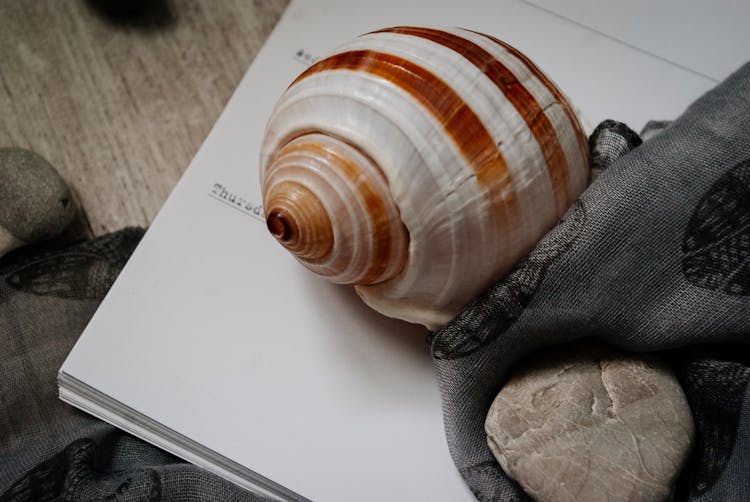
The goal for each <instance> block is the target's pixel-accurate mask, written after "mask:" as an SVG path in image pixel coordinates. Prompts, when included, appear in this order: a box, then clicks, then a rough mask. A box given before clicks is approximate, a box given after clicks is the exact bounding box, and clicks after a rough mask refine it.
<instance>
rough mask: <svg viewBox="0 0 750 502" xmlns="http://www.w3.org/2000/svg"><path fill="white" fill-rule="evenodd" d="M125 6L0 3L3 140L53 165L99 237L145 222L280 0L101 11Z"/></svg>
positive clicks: (48, 0)
mask: <svg viewBox="0 0 750 502" xmlns="http://www.w3.org/2000/svg"><path fill="white" fill-rule="evenodd" d="M127 1H128V0H124V1H123V0H119V2H116V1H115V0H112V1H110V2H108V1H98V2H94V1H93V0H89V1H86V0H34V1H28V0H0V146H20V147H24V148H29V149H32V150H34V151H36V152H37V153H39V154H41V155H42V156H44V157H45V158H47V160H49V161H50V162H51V163H52V164H53V165H54V166H55V167H57V169H58V171H59V172H60V173H61V174H62V176H63V177H64V178H65V179H66V180H67V181H68V183H70V185H71V186H72V187H73V188H74V190H75V191H76V192H77V193H78V195H79V198H80V200H81V204H82V206H83V208H84V210H85V211H86V214H87V215H88V219H89V222H90V224H91V229H92V230H93V233H94V234H95V235H100V234H103V233H107V232H110V231H113V230H117V229H120V228H122V227H125V226H130V225H139V226H146V225H148V224H149V223H150V222H151V220H152V219H153V218H154V216H155V215H156V212H157V211H158V210H159V208H160V207H161V205H162V204H163V203H164V201H165V200H166V198H167V196H168V195H169V192H170V191H171V189H172V188H173V187H174V185H175V184H176V182H177V180H178V179H179V178H180V176H181V175H182V173H183V172H184V170H185V168H186V167H187V166H188V164H189V162H190V160H191V159H192V157H193V155H195V153H196V152H197V150H198V148H199V147H200V145H201V143H202V142H203V140H204V139H205V137H206V135H207V134H208V132H209V130H210V129H211V127H212V125H213V124H214V122H215V121H216V119H217V118H218V116H219V114H220V112H221V110H222V109H223V107H224V105H225V104H226V102H227V100H228V99H229V97H230V96H231V94H232V92H233V91H234V88H235V87H236V85H237V84H238V83H239V81H240V78H241V77H242V75H243V74H244V73H245V71H246V70H247V67H248V66H249V64H250V63H251V62H252V60H253V58H254V57H255V55H256V53H257V52H258V50H259V49H260V47H261V46H262V45H263V42H264V41H265V39H266V37H267V36H268V35H269V33H270V32H271V30H272V29H273V27H274V25H275V24H276V22H277V21H278V19H279V17H280V16H281V14H282V13H283V11H284V9H285V8H286V4H287V0H252V1H251V0H221V1H206V0H204V1H199V0H167V1H154V0H150V1H147V2H145V7H144V8H143V9H142V10H139V11H137V12H135V13H133V14H126V15H123V14H121V13H120V14H117V15H111V14H107V13H106V12H105V11H104V10H103V9H102V8H101V6H102V5H106V4H110V5H111V4H112V3H121V4H122V3H126V2H127ZM130 1H131V2H132V0H130Z"/></svg>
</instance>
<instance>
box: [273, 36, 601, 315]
mask: <svg viewBox="0 0 750 502" xmlns="http://www.w3.org/2000/svg"><path fill="white" fill-rule="evenodd" d="M260 173H261V183H262V192H263V203H264V207H265V212H266V219H267V224H268V228H269V230H270V231H271V233H272V234H273V235H274V237H276V239H277V240H278V241H279V242H280V243H281V244H282V245H283V246H284V247H286V248H287V249H288V250H289V251H291V252H292V253H294V254H295V256H296V257H297V259H298V260H299V261H300V262H301V263H302V264H303V265H304V266H306V267H307V268H309V269H310V270H312V271H313V272H315V273H317V274H320V275H323V276H326V277H328V278H329V279H330V280H332V281H334V282H337V283H343V284H354V285H355V288H356V290H357V292H358V294H359V295H360V296H361V297H362V299H363V300H364V301H365V302H366V303H367V304H368V305H369V306H371V307H372V308H374V309H375V310H378V311H379V312H381V313H383V314H385V315H388V316H391V317H396V318H400V319H404V320H407V321H410V322H417V323H422V324H424V325H426V326H428V327H430V328H435V327H438V326H440V325H442V324H444V323H446V322H447V321H448V320H450V319H451V318H452V317H453V316H454V315H455V314H456V313H457V312H458V311H459V310H460V308H461V307H462V306H463V305H464V304H466V303H467V302H468V301H470V300H471V299H473V298H474V297H475V296H476V295H478V294H479V293H480V292H481V291H482V290H483V289H485V288H486V287H488V286H489V285H490V284H491V283H492V282H494V281H496V280H497V279H498V278H500V277H501V276H502V275H503V274H505V273H506V272H507V271H508V270H509V269H510V268H511V267H512V266H513V265H514V264H515V263H516V262H517V261H518V260H519V259H520V258H522V257H523V256H524V255H525V254H526V253H528V251H529V250H530V249H531V248H532V247H533V245H534V244H535V243H536V242H537V241H538V240H539V239H540V238H541V237H542V236H543V235H544V233H546V232H547V231H548V230H549V229H550V228H551V227H552V226H553V225H554V223H555V221H556V220H557V219H558V218H559V217H560V216H561V215H562V214H563V213H564V212H565V211H566V209H567V208H568V207H569V206H570V205H571V204H572V203H573V201H574V200H575V199H576V198H577V197H578V195H579V194H580V193H581V192H582V191H583V190H584V188H585V187H586V185H587V183H588V179H589V160H588V148H587V139H586V136H585V135H584V133H583V132H582V128H581V125H580V123H579V121H578V118H577V117H576V115H575V113H574V112H573V108H572V106H571V105H570V104H569V103H568V102H567V100H566V99H565V97H564V96H563V94H562V93H561V92H560V91H559V90H558V89H557V87H555V85H554V84H553V83H552V82H551V81H550V80H549V78H547V77H546V76H545V75H544V74H543V73H542V72H541V71H540V70H539V69H538V68H537V67H536V66H535V65H534V64H533V63H532V62H531V61H529V59H528V58H527V57H525V56H524V55H523V54H521V53H520V52H519V51H518V50H516V49H514V48H513V47H511V46H510V45H508V44H506V43H504V42H502V41H500V40H497V39H495V38H493V37H490V36H488V35H484V34H481V33H476V32H472V31H468V30H463V29H431V28H419V27H396V28H389V29H384V30H381V31H377V32H373V33H368V34H366V35H362V36H360V37H358V38H356V39H354V40H353V41H351V42H349V43H348V44H346V45H344V46H342V47H340V48H339V49H338V50H337V51H335V52H334V53H333V54H332V55H330V56H329V57H327V58H325V59H322V60H320V61H318V62H317V63H315V64H314V65H312V66H311V67H309V68H308V69H307V70H306V71H305V72H303V73H302V74H301V75H300V76H299V77H297V79H296V80H294V82H292V84H291V85H290V86H289V88H288V89H287V90H286V92H285V93H284V94H283V96H282V97H281V98H280V100H279V102H278V103H277V105H276V108H275V110H274V112H273V113H272V115H271V118H270V119H269V122H268V126H267V129H266V134H265V137H264V140H263V144H262V147H261V159H260Z"/></svg>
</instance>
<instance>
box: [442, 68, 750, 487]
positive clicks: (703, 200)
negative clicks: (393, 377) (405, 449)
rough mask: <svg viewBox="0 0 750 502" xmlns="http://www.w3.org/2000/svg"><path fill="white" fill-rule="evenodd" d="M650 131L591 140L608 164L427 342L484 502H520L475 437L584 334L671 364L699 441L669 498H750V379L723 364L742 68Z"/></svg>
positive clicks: (736, 261) (740, 183) (749, 101)
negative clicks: (522, 366)
mask: <svg viewBox="0 0 750 502" xmlns="http://www.w3.org/2000/svg"><path fill="white" fill-rule="evenodd" d="M650 131H651V132H650V133H649V134H651V135H652V136H651V139H649V140H648V141H646V142H644V143H643V144H642V145H641V146H638V147H637V148H634V149H632V151H630V152H629V153H626V154H625V155H623V153H625V152H628V150H630V149H631V148H633V147H635V146H636V145H637V143H638V142H639V141H638V140H636V139H634V138H633V136H632V134H630V133H632V131H630V133H623V132H622V131H619V133H618V131H617V130H616V128H614V129H613V128H612V127H605V128H604V131H598V132H599V136H598V137H597V136H596V135H595V137H594V138H592V153H593V160H594V163H595V167H598V168H606V167H607V166H608V165H609V166H610V167H609V168H607V169H606V170H604V171H603V172H602V173H601V174H600V175H599V176H596V177H595V179H594V181H593V182H592V184H591V185H590V187H589V188H588V189H587V190H586V192H585V193H584V194H583V195H582V196H581V197H580V198H579V200H578V201H577V202H576V204H575V205H574V206H573V207H572V208H571V209H570V210H569V211H568V212H567V213H566V215H565V216H564V218H563V219H562V220H561V221H560V222H559V224H558V225H557V227H556V228H555V229H553V231H551V232H550V233H549V234H547V236H545V238H544V239H543V240H542V241H541V242H540V243H539V244H538V246H537V247H536V248H535V249H534V250H533V251H532V253H531V254H530V255H529V256H528V257H527V259H526V260H525V261H524V262H523V263H521V264H520V265H519V266H518V267H517V268H516V269H515V270H513V271H512V272H511V273H510V274H509V275H508V276H506V278H504V279H503V280H501V281H500V282H498V283H497V284H495V285H494V286H493V287H491V288H490V289H489V290H488V291H487V292H486V293H484V294H483V295H482V296H481V297H480V298H478V299H477V300H476V301H474V302H473V303H471V304H470V305H468V306H467V307H466V308H465V309H464V311H463V312H461V313H460V314H459V315H458V316H457V318H456V319H454V320H453V321H452V322H451V323H449V324H448V325H447V326H445V327H444V328H443V329H441V330H439V331H438V332H436V333H434V335H433V336H432V337H431V340H430V343H431V349H432V354H433V358H434V362H435V365H436V368H437V372H438V379H439V382H440V387H441V394H442V399H443V413H444V421H445V426H446V433H447V439H448V445H449V448H450V451H451V455H452V456H453V459H454V462H455V464H456V466H457V467H458V469H459V470H460V472H461V473H462V475H463V476H464V478H465V479H466V481H467V482H468V484H469V485H470V487H471V488H472V490H473V491H474V493H475V494H476V496H477V498H478V499H479V500H503V501H514V500H527V496H526V495H525V494H524V493H523V491H522V490H521V489H520V488H519V487H518V485H517V484H516V483H514V482H513V481H511V480H510V479H509V478H508V477H507V476H506V475H505V474H504V473H503V471H502V470H501V469H500V467H499V465H498V464H497V463H496V462H495V460H494V458H493V456H492V453H491V452H490V450H489V448H488V446H487V444H486V437H485V433H484V429H483V425H484V419H485V415H486V413H487V410H488V409H489V407H490V404H491V402H492V400H493V398H494V397H495V395H496V394H497V392H498V391H499V390H500V388H501V386H502V384H503V381H504V379H505V378H506V377H507V375H508V372H509V370H510V369H511V368H512V366H513V365H514V364H516V363H517V362H518V361H519V360H520V359H521V358H523V357H525V356H529V355H531V354H533V352H534V351H535V350H537V349H539V348H541V347H544V346H550V345H555V344H561V343H565V342H569V341H572V340H575V339H580V338H584V337H590V338H595V339H598V340H600V341H603V342H605V343H609V344H611V345H614V346H617V347H620V348H622V349H626V350H634V351H662V352H663V353H664V355H666V356H668V358H669V359H670V360H671V361H672V363H673V365H674V367H675V370H676V372H677V374H678V376H679V378H680V379H681V383H682V385H683V388H684V389H685V391H686V394H687V396H688V400H689V402H690V404H691V408H692V411H693V414H694V415H695V417H696V427H697V431H696V432H697V436H698V437H697V441H696V447H695V448H694V451H693V454H692V458H691V464H690V466H689V468H688V469H686V471H685V474H684V475H683V476H682V477H681V479H680V481H679V483H678V487H677V493H676V497H677V498H676V500H696V501H697V500H700V501H726V500H750V476H749V475H748V473H750V436H749V435H748V432H749V430H748V429H749V428H750V421H749V419H750V399H748V396H747V394H748V391H749V389H748V385H747V383H748V372H749V371H750V370H749V369H748V364H747V363H748V361H747V360H744V361H743V360H733V359H727V356H726V354H735V356H734V358H735V359H736V354H738V353H742V352H743V351H747V350H746V349H747V348H748V347H747V343H748V342H750V336H749V335H750V64H749V65H745V66H744V67H742V68H741V69H740V70H739V71H737V72H736V73H735V74H733V75H732V76H731V77H730V78H728V79H727V80H726V81H725V82H723V83H722V84H721V85H719V86H718V87H717V88H715V89H714V90H712V91H711V92H709V93H707V94H706V95H705V96H703V97H702V98H701V99H699V100H698V101H697V102H696V103H694V104H693V105H692V106H691V107H690V108H689V109H688V110H687V111H686V112H685V113H684V114H683V116H682V117H680V118H679V119H678V120H677V121H675V122H673V123H671V124H660V125H659V127H657V128H654V129H651V130H650ZM621 155H622V156H621ZM731 343H733V344H737V345H735V346H731V347H730V346H727V345H726V344H731ZM698 344H701V345H698ZM681 347H688V348H689V347H699V349H698V350H685V349H682V350H678V348H681ZM728 347H729V348H728ZM738 347H739V348H738ZM715 353H721V354H724V355H723V356H722V357H723V358H722V357H717V356H713V355H711V354H715Z"/></svg>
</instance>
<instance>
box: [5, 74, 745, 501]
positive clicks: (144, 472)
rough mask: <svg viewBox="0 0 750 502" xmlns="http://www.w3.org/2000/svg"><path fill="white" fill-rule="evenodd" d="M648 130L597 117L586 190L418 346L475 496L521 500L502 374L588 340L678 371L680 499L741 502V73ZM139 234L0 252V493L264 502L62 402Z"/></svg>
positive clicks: (60, 497) (450, 441) (70, 497)
mask: <svg viewBox="0 0 750 502" xmlns="http://www.w3.org/2000/svg"><path fill="white" fill-rule="evenodd" d="M651 136H653V137H651ZM649 137H650V138H651V139H649V140H648V141H646V142H645V143H643V145H641V146H637V145H638V144H639V143H640V139H639V138H638V137H637V135H635V133H633V132H632V131H630V130H628V129H627V128H626V127H624V126H623V125H622V124H617V123H614V122H607V123H605V124H602V126H601V127H600V128H598V130H597V131H596V133H595V134H594V136H593V137H592V143H591V148H592V154H593V155H592V158H593V161H594V166H595V168H597V172H598V171H599V170H602V169H603V170H602V171H601V173H600V174H598V175H597V176H596V177H595V179H594V181H593V183H592V185H591V187H590V188H589V189H588V190H587V191H586V192H585V193H584V195H583V196H582V197H581V198H580V200H579V201H578V202H577V203H576V204H575V206H574V207H573V208H571V210H570V211H568V213H567V214H566V216H565V217H564V219H563V220H562V221H561V222H560V224H559V225H558V226H557V227H556V228H555V229H554V230H553V231H551V232H550V233H549V234H548V235H547V236H546V237H545V238H544V239H543V240H542V241H541V242H540V243H539V245H538V246H537V247H536V248H535V249H534V251H533V252H532V253H531V254H530V255H529V257H528V258H527V259H526V260H525V261H524V262H523V263H522V264H520V265H519V266H518V267H517V268H516V269H515V270H514V271H513V272H512V273H511V274H509V275H508V276H507V277H506V278H505V279H503V280H502V281H500V282H499V283H497V284H496V285H495V286H493V287H492V288H490V290H488V291H487V292H486V293H485V294H484V295H482V296H481V297H480V298H478V299H477V300H476V301H475V302H473V303H472V304H470V305H468V306H467V307H466V309H465V310H464V311H463V312H462V313H461V314H460V315H459V316H458V317H457V318H456V319H455V320H454V321H453V322H451V323H450V324H449V325H447V326H446V327H445V328H443V329H442V330H440V331H438V332H436V333H434V334H433V335H431V336H430V338H429V340H428V341H429V344H430V349H431V353H432V355H433V358H434V361H435V367H436V369H437V375H438V380H439V384H440V388H441V393H442V397H443V412H444V419H445V424H446V432H447V440H448V444H449V447H450V451H451V454H452V456H453V459H454V461H455V463H456V466H457V467H458V468H459V470H460V471H461V473H462V474H463V476H464V478H465V479H466V481H467V482H468V484H469V485H470V487H471V488H472V490H473V491H474V493H475V494H476V495H477V497H478V498H479V499H480V500H502V501H506V500H507V501H512V500H525V499H526V496H525V494H524V493H523V492H522V491H521V490H520V489H519V488H518V486H517V485H516V484H515V483H513V482H512V481H510V480H509V479H508V478H507V477H506V476H505V475H504V474H503V472H502V471H501V470H500V468H499V466H498V465H497V464H496V463H495V461H494V459H493V457H492V455H491V452H490V450H489V448H488V447H487V445H486V439H485V435H484V431H483V422H484V417H485V414H486V412H487V409H488V408H489V405H490V403H491V401H492V399H493V398H494V396H495V394H496V393H497V391H498V390H499V389H500V387H501V385H502V382H503V380H504V378H505V377H506V376H507V373H508V371H509V369H510V368H511V367H512V365H513V364H515V363H516V362H517V361H518V360H519V359H520V358H522V357H523V356H526V355H529V354H531V353H533V351H534V350H536V349H538V348H541V347H544V346H549V345H553V344H558V343H563V342H566V341H571V340H574V339H577V338H582V337H592V338H597V339H599V340H603V341H605V342H608V343H610V344H612V345H616V346H619V347H622V348H626V349H632V350H640V351H657V350H658V351H661V353H662V355H664V356H665V357H666V358H667V359H668V360H669V361H670V362H671V364H672V365H673V368H674V369H675V371H676V373H677V375H678V377H679V378H680V381H681V383H682V385H683V388H684V390H685V392H686V395H687V396H688V400H689V402H690V405H691V409H692V411H693V415H694V417H695V421H696V437H697V439H696V447H695V448H694V450H693V453H692V457H691V461H690V465H689V466H688V467H687V468H686V470H685V474H684V475H683V476H682V477H681V479H680V480H679V483H678V487H677V493H676V497H675V499H676V500H691V501H704V500H705V501H709V500H711V501H718V500H722V501H725V500H750V475H749V473H750V399H748V398H747V392H748V385H747V384H748V381H749V380H750V360H749V359H750V358H748V356H747V354H746V352H747V351H746V350H744V349H746V344H747V343H748V340H749V337H748V334H749V332H750V296H749V295H750V66H745V67H743V68H742V69H741V70H740V71H738V72H737V73H736V74H735V75H733V76H732V77H731V78H730V79H728V80H727V81H726V82H725V83H723V84H722V85H721V86H719V87H718V88H716V89H715V90H714V91H712V92H710V93H708V94H707V95H706V96H704V97H703V98H701V99H700V100H699V101H698V102H697V103H695V104H694V105H693V106H692V107H691V108H690V109H689V110H688V111H687V112H686V113H685V115H684V116H683V117H681V118H680V119H679V120H677V121H676V122H674V123H673V124H671V125H668V126H667V127H666V129H664V130H662V131H660V132H658V133H657V132H655V131H654V130H652V131H650V132H649ZM631 149H632V151H630V150H631ZM628 151H630V153H627V152H628ZM623 154H625V155H624V156H622V155H623ZM621 156H622V157H621ZM605 168H606V169H605ZM141 235H142V230H139V229H126V230H123V231H121V232H118V233H115V234H111V235H108V236H104V237H101V238H98V239H94V240H92V241H88V242H83V243H81V244H78V245H75V246H71V247H68V248H65V249H61V250H56V251H52V252H49V251H41V250H38V249H34V248H23V249H20V250H17V251H15V252H13V253H11V254H10V255H7V256H6V257H4V258H2V259H0V494H1V495H0V501H21V500H188V501H189V500H230V501H231V500H259V498H257V497H255V496H253V495H252V494H250V493H248V492H245V491H243V490H241V489H239V488H237V487H235V486H234V485H232V484H230V483H229V482H226V481H224V480H222V479H219V478H217V477H216V476H213V475H211V474H209V473H206V472H205V471H203V470H201V469H199V468H197V467H194V466H191V465H189V464H186V463H184V462H181V461H180V460H179V459H176V458H175V457H172V456H171V455H169V454H167V453H164V452H162V451H161V450H159V449H158V448H155V447H153V446H150V445H148V444H146V443H144V442H142V441H140V440H138V439H136V438H134V437H132V436H129V435H128V434H126V433H124V432H121V431H119V430H117V429H115V428H113V427H111V426H109V425H107V424H105V423H103V422H101V421H99V420H97V419H94V418H92V417H90V416H88V415H86V414H84V413H82V412H79V411H78V410H76V409H74V408H72V407H70V406H68V405H65V404H64V403H62V402H61V401H59V400H58V398H57V385H56V380H55V377H56V373H57V370H58V368H59V367H60V365H61V364H62V362H63V360H64V358H65V356H66V355H67V353H68V352H69V350H70V349H71V347H72V345H73V343H74V342H75V340H76V339H77V337H78V335H79V334H80V333H81V332H82V330H83V328H84V327H85V325H86V323H87V322H88V320H89V319H90V318H91V316H92V315H93V313H94V310H95V309H96V307H97V306H98V304H99V302H100V301H101V299H102V298H103V296H104V294H105V293H106V291H107V290H108V289H109V287H110V286H111V284H112V281H113V280H114V278H115V277H116V275H117V274H118V273H119V271H120V269H121V268H122V266H123V265H124V263H125V261H126V260H127V258H128V256H129V255H130V253H131V251H132V250H133V248H134V247H135V245H136V244H137V242H138V240H139V239H140V237H141ZM134 371H137V368H136V369H134ZM383 482H387V480H383ZM415 482H419V480H415Z"/></svg>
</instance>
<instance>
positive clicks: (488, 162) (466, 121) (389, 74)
mask: <svg viewBox="0 0 750 502" xmlns="http://www.w3.org/2000/svg"><path fill="white" fill-rule="evenodd" d="M328 70H353V71H361V72H366V73H369V74H371V75H374V76H377V77H380V78H383V79H385V80H388V81H390V82H392V83H393V84H395V85H396V86H398V87H399V88H401V89H402V90H403V91H405V92H407V93H408V94H409V95H411V97H412V98H414V99H415V100H416V101H417V102H419V103H420V104H421V105H422V106H423V107H424V108H425V109H426V110H427V111H428V112H429V113H430V114H431V115H433V117H435V119H436V120H437V121H438V122H439V123H440V124H441V125H442V127H443V129H444V131H445V133H446V134H447V135H448V136H449V137H450V138H451V139H452V140H453V143H454V144H455V145H456V147H457V148H459V150H460V151H461V154H462V155H463V156H464V158H465V159H466V161H467V163H468V164H469V166H470V167H471V168H472V170H473V171H474V172H475V173H476V179H477V183H478V184H479V185H480V186H481V187H483V188H485V189H486V190H487V191H488V192H489V198H490V200H491V201H492V205H493V213H494V216H495V221H496V223H497V224H498V225H501V226H503V227H504V228H506V230H507V233H506V235H513V234H514V233H515V231H516V230H517V229H518V227H519V226H520V224H521V221H520V218H519V217H518V213H519V210H518V200H517V197H516V194H515V192H514V191H513V186H512V183H511V179H510V173H509V171H508V166H507V164H506V163H505V159H504V158H503V156H502V154H501V153H500V151H499V150H498V148H497V145H496V144H495V142H494V140H493V139H492V136H491V135H490V133H489V132H488V131H487V129H486V127H485V126H484V124H483V123H482V121H481V120H480V119H479V117H478V116H477V115H476V113H475V112H474V110H472V109H471V107H470V106H469V105H468V104H467V103H466V102H465V101H464V100H463V99H461V97H460V96H459V95H458V94H457V93H456V92H455V91H454V90H453V89H452V88H451V87H450V86H449V85H448V84H446V83H445V82H444V81H443V80H442V79H440V78H439V77H437V76H436V75H435V74H433V73H432V72H430V71H428V70H426V69H425V68H423V67H421V66H419V65H417V64H415V63H413V62H411V61H408V60H407V59H404V58H401V57H398V56H394V55H391V54H386V53H382V52H377V51H372V50H353V51H348V52H342V53H339V54H334V55H333V56H329V57H327V58H325V59H322V60H320V61H318V62H317V63H315V64H314V65H312V66H311V67H309V68H308V69H307V70H306V71H305V72H303V73H302V74H301V75H300V76H299V77H297V79H296V80H295V81H294V82H293V83H292V85H294V84H296V83H297V82H299V81H300V80H303V79H305V78H307V77H309V76H310V75H313V74H316V73H320V72H324V71H328Z"/></svg>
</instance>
